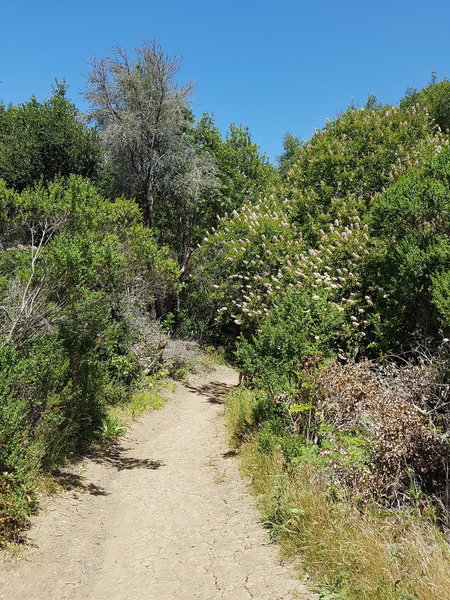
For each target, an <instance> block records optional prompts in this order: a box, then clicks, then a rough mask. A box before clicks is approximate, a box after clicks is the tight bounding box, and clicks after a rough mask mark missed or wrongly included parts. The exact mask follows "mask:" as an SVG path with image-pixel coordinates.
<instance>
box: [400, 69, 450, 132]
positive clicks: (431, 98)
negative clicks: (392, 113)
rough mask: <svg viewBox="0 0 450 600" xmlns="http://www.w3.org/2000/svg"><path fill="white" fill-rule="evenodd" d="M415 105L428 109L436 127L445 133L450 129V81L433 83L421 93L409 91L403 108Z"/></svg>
mask: <svg viewBox="0 0 450 600" xmlns="http://www.w3.org/2000/svg"><path fill="white" fill-rule="evenodd" d="M414 105H417V106H420V107H421V108H424V109H426V110H427V112H428V114H429V115H430V118H431V119H433V120H434V121H435V123H436V125H438V126H439V127H440V129H442V130H443V131H447V130H448V129H449V128H450V81H448V79H443V80H442V81H440V82H438V83H436V82H435V81H431V83H430V84H429V85H428V86H427V87H425V88H424V89H423V90H421V91H417V90H415V89H409V90H407V95H406V97H405V98H404V99H403V100H402V102H401V106H404V107H411V106H414Z"/></svg>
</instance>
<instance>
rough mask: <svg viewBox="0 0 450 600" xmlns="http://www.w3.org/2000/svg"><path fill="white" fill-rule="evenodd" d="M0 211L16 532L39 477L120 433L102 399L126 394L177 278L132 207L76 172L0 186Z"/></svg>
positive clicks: (0, 372)
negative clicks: (0, 217) (17, 188)
mask: <svg viewBox="0 0 450 600" xmlns="http://www.w3.org/2000/svg"><path fill="white" fill-rule="evenodd" d="M0 207H3V208H0V210H2V209H3V210H4V214H5V215H6V224H5V229H4V231H3V234H2V242H3V248H2V250H1V252H0V292H1V306H2V312H1V313H0V472H5V473H8V474H10V475H11V477H12V481H13V482H14V486H12V484H11V485H9V484H8V485H9V487H8V489H11V490H12V489H13V490H14V491H13V492H11V494H12V496H13V501H12V504H11V507H10V509H6V508H3V511H4V513H5V517H4V518H5V520H6V521H8V523H9V526H10V527H12V523H13V522H17V515H16V516H14V515H15V513H14V511H16V510H19V512H20V511H22V512H23V513H24V514H25V513H26V512H27V511H28V508H27V506H28V505H26V503H25V504H24V503H23V502H22V503H21V504H20V503H18V502H19V501H18V500H17V498H19V497H20V495H21V494H22V493H24V492H22V491H23V490H28V489H31V486H32V482H33V481H34V480H35V479H36V477H37V475H38V474H39V473H41V472H42V471H48V470H50V471H51V470H52V469H54V468H56V467H58V466H60V465H61V464H62V463H63V462H64V461H65V460H66V458H67V456H68V455H69V454H70V453H72V452H79V451H80V450H82V449H83V448H85V447H86V446H87V445H88V444H90V443H91V442H92V441H94V440H95V439H97V438H98V437H99V436H100V437H102V438H103V439H109V438H112V437H114V436H117V435H119V431H120V427H119V424H118V423H115V422H114V421H113V419H112V417H111V418H110V415H108V413H107V406H108V404H120V403H121V402H123V401H124V400H126V399H127V398H128V396H129V394H130V393H131V392H132V391H133V387H134V386H135V384H136V382H137V380H138V378H139V377H140V375H141V366H140V364H139V360H138V356H137V355H136V354H135V350H134V349H135V345H136V344H139V343H140V341H141V339H142V338H143V336H145V334H146V323H147V321H148V320H150V319H151V316H152V312H153V311H154V305H155V302H156V301H157V300H158V299H161V298H163V297H165V296H166V295H167V294H169V293H176V292H177V291H178V289H179V284H178V269H177V266H176V263H175V261H174V260H173V259H172V258H170V255H169V252H168V250H167V249H164V248H162V249H161V248H159V247H158V246H157V245H156V243H155V241H154V239H153V236H152V233H151V231H150V230H148V229H147V228H145V227H144V226H143V225H142V224H141V216H140V211H139V209H138V207H137V206H136V204H135V203H134V202H133V201H131V200H124V199H117V200H115V201H110V200H107V199H105V198H103V197H102V196H101V195H100V194H99V193H98V191H97V190H96V188H95V187H94V185H93V184H92V183H90V182H89V181H87V180H85V179H83V178H81V177H76V176H72V177H70V178H68V179H67V180H64V179H61V178H59V179H55V180H54V181H52V182H50V183H49V184H48V185H45V184H44V183H42V182H41V183H39V184H37V185H36V186H35V187H34V188H29V189H27V190H25V191H23V192H22V193H21V194H17V193H11V192H10V191H9V190H8V189H7V188H6V187H5V186H4V185H0ZM11 486H12V487H11ZM21 490H22V491H21ZM8 493H9V492H8ZM14 498H15V499H14ZM30 498H31V499H30V503H29V506H32V505H33V500H32V494H31V496H30ZM18 506H21V507H22V508H21V509H19V508H18ZM0 510H1V509H0ZM8 511H9V512H8ZM11 511H12V512H11ZM8 515H9V516H8ZM22 516H23V515H22ZM6 521H5V522H6ZM5 527H6V526H5Z"/></svg>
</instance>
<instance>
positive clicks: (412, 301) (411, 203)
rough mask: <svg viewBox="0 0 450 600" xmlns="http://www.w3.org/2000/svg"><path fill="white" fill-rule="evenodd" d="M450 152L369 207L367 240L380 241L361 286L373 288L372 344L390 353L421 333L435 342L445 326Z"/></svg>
mask: <svg viewBox="0 0 450 600" xmlns="http://www.w3.org/2000/svg"><path fill="white" fill-rule="evenodd" d="M449 214H450V150H449V149H448V148H447V147H446V148H444V149H443V150H442V152H441V153H440V154H439V155H438V156H436V157H435V158H433V159H431V160H430V161H429V162H427V163H426V164H425V165H424V166H423V167H421V168H419V169H412V170H411V171H410V172H409V173H407V174H406V175H405V176H403V177H402V178H401V179H399V180H398V182H397V183H396V184H394V185H393V186H391V187H390V188H389V189H388V190H387V191H386V192H385V193H384V194H382V195H380V196H379V197H378V198H377V199H376V200H375V202H374V204H373V207H372V210H371V214H370V228H371V233H372V235H374V236H375V235H376V236H378V237H379V238H380V241H381V243H380V246H379V249H378V251H377V253H374V254H373V255H372V256H370V258H369V260H368V262H367V267H366V273H365V279H366V281H365V283H364V285H365V286H370V285H375V284H376V285H378V286H379V287H380V288H381V289H382V294H380V295H379V299H378V301H377V303H376V310H377V311H378V314H379V315H380V318H379V325H378V327H377V331H376V336H377V342H376V343H377V344H380V345H381V346H382V347H392V346H395V345H396V344H399V343H401V342H402V341H403V340H405V338H407V336H408V335H409V334H411V333H412V332H414V331H415V330H420V331H422V332H423V334H424V335H427V336H434V337H436V336H438V331H439V328H444V329H447V330H448V328H449V326H450V321H449V313H448V309H447V308H446V306H447V305H448V287H447V286H448V283H447V281H448V271H449V269H450V238H449V235H450V221H449Z"/></svg>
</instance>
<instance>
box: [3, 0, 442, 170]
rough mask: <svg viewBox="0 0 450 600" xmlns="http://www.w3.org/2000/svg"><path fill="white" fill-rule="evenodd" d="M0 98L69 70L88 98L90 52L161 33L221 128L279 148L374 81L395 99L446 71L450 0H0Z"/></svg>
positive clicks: (72, 91)
mask: <svg viewBox="0 0 450 600" xmlns="http://www.w3.org/2000/svg"><path fill="white" fill-rule="evenodd" d="M0 9H1V11H0V15H1V20H0V28H1V29H0V56H1V63H0V82H1V83H0V99H1V100H3V102H5V103H9V102H13V103H17V102H23V101H25V100H27V99H28V98H29V97H30V96H31V95H32V94H34V95H36V96H37V97H38V99H44V98H45V97H48V96H49V95H50V93H51V92H50V90H51V85H52V82H53V81H54V79H55V78H59V79H62V78H66V80H67V81H68V83H69V85H70V88H69V96H70V98H71V99H72V100H73V101H74V102H75V103H76V104H77V106H79V107H80V108H81V109H84V108H86V105H85V104H84V101H83V98H82V95H81V93H82V91H83V90H84V88H85V78H84V76H85V75H86V73H87V72H88V70H89V64H88V63H89V60H90V59H91V58H92V57H93V56H98V57H103V56H107V55H110V54H111V51H112V48H113V46H115V45H117V44H119V45H121V46H123V47H124V48H128V49H132V48H134V47H136V46H139V45H140V44H141V42H142V40H143V39H145V38H154V39H156V40H157V41H159V42H160V43H161V44H162V46H163V48H164V49H165V51H166V52H167V53H177V54H179V55H181V56H182V57H183V70H182V79H184V80H192V81H194V83H195V84H196V90H195V93H194V97H193V100H194V102H193V109H194V112H195V113H196V114H197V115H200V114H201V113H202V112H203V111H209V112H212V113H214V116H215V118H216V122H217V123H218V125H219V126H220V127H221V129H222V130H225V129H226V128H227V126H228V124H229V123H230V122H236V123H240V124H245V125H249V127H250V129H251V131H252V134H253V138H254V140H255V141H256V142H257V143H258V144H259V145H260V147H261V149H262V150H263V151H264V152H265V153H266V154H267V155H268V156H269V157H270V158H271V159H274V157H275V156H276V155H278V154H280V152H281V150H282V138H283V135H284V133H285V132H286V131H291V133H293V134H294V135H297V136H300V137H302V138H309V137H310V136H311V134H312V133H313V129H314V128H320V127H322V126H323V124H324V120H325V118H327V117H328V118H333V116H334V115H335V114H336V112H337V111H339V110H343V109H345V108H346V107H347V106H348V105H349V104H350V103H351V102H356V103H357V104H362V103H364V102H365V99H366V98H367V95H368V94H371V93H374V94H376V95H377V97H378V99H379V100H381V101H384V102H397V101H398V100H399V98H401V97H402V96H403V94H404V91H405V88H406V87H408V86H412V87H419V88H420V87H423V85H425V84H426V83H427V82H428V80H429V79H430V75H431V72H432V71H433V70H435V71H437V73H438V76H439V77H446V76H450V52H449V50H450V36H449V34H448V31H449V25H450V2H449V1H448V0H446V1H445V0H427V1H426V2H424V1H417V0H411V1H406V0H404V1H399V0H392V1H391V2H388V1H385V0H380V1H378V2H365V1H364V0H360V1H359V2H356V1H354V0H341V1H340V2H337V1H332V0H317V1H313V0H309V1H305V0H298V1H297V2H295V1H293V0H292V1H285V0H278V1H273V0H272V1H266V0H259V1H253V0H241V2H238V1H235V0H228V1H216V2H206V1H204V0H191V1H190V2H182V1H180V0H172V1H166V2H163V1H162V0H159V1H158V2H155V1H153V0H147V1H142V0H137V1H135V0H128V2H123V1H122V2H117V1H116V0H108V1H105V0H91V1H87V0H78V2H73V3H72V2H62V1H61V0H60V1H58V2H56V1H54V0H47V1H46V0H41V2H37V1H20V0H14V1H11V0H0Z"/></svg>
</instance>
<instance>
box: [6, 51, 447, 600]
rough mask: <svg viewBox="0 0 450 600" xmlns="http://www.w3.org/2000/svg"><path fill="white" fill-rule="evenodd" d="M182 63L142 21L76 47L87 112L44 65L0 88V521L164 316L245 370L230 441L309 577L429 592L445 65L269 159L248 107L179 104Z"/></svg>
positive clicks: (76, 435)
mask: <svg viewBox="0 0 450 600" xmlns="http://www.w3.org/2000/svg"><path fill="white" fill-rule="evenodd" d="M179 68H180V61H179V60H178V58H176V57H168V56H167V55H165V54H164V53H163V51H162V49H161V48H160V47H159V46H158V45H157V44H155V43H154V42H152V41H148V42H145V43H144V44H143V46H142V47H141V48H139V49H138V50H137V51H136V53H135V54H133V55H130V54H128V53H127V52H125V51H123V50H121V49H118V50H117V51H116V53H115V55H114V56H112V57H108V58H104V59H96V60H94V62H93V69H92V72H91V74H90V76H89V87H88V91H87V93H86V96H87V99H88V100H89V101H90V103H91V108H90V111H89V113H88V115H87V116H86V117H82V115H80V114H79V113H78V111H77V109H76V108H75V107H74V106H73V104H71V103H70V102H69V101H68V100H67V98H66V88H65V86H64V85H62V84H58V85H57V86H56V89H55V90H54V93H53V96H52V97H51V98H50V99H49V100H48V101H45V102H43V103H39V102H38V101H37V100H36V99H34V98H32V99H31V100H30V101H29V102H28V103H25V104H23V105H20V106H9V107H5V106H1V107H0V178H1V183H0V244H1V245H0V298H1V303H0V473H1V475H0V534H3V535H5V534H6V533H7V532H9V533H11V532H13V533H14V532H15V531H16V530H17V528H18V527H20V526H21V525H22V524H23V522H24V519H25V515H26V514H28V513H29V512H30V511H32V510H33V509H34V507H35V504H36V501H35V496H34V493H33V489H34V483H35V480H36V477H37V476H38V474H39V473H42V472H43V471H51V470H52V469H55V468H57V467H58V466H60V465H61V464H63V462H64V460H66V458H67V456H69V455H70V454H71V453H74V452H79V451H80V450H82V449H83V448H86V447H87V446H88V445H89V444H90V443H92V441H93V440H95V439H98V436H101V435H102V432H103V434H105V432H106V434H107V437H108V436H109V435H110V433H111V431H112V430H113V429H114V427H113V422H112V421H111V418H110V415H111V414H112V413H111V412H108V411H109V409H108V406H109V407H111V406H119V405H120V404H121V403H122V402H123V401H124V400H126V399H127V398H129V395H130V392H131V391H133V390H134V389H136V388H137V386H138V382H139V380H140V378H141V376H142V373H151V372H152V370H154V369H155V368H156V365H157V363H158V360H159V356H160V354H161V351H162V348H163V346H164V344H165V341H164V335H163V334H162V329H161V324H160V321H161V320H163V321H164V323H163V329H164V331H171V332H176V333H177V334H178V335H180V334H181V335H185V336H186V335H188V336H190V337H197V338H199V339H200V340H203V341H207V342H208V343H210V342H213V343H217V344H220V345H222V346H225V348H226V351H227V352H228V355H229V356H231V357H232V358H233V360H234V361H235V362H236V364H237V365H238V367H239V369H240V370H241V372H242V373H243V374H244V377H245V379H244V381H245V384H246V386H247V388H246V389H244V390H243V391H241V392H240V394H238V396H236V397H235V398H234V399H232V400H231V401H230V404H229V408H228V411H229V418H230V423H231V425H230V427H231V430H232V438H233V443H235V444H236V445H237V446H239V445H243V454H244V455H245V456H246V457H247V458H246V459H245V464H246V468H247V469H248V471H247V472H248V473H252V474H253V476H254V480H255V489H256V490H257V491H258V493H261V502H262V504H263V509H264V511H265V515H266V518H267V522H268V525H270V527H271V528H272V532H273V535H274V536H280V537H281V538H282V539H283V540H284V541H285V543H287V547H288V548H290V549H291V550H293V551H298V550H299V549H302V550H303V552H304V553H306V556H307V557H308V556H309V557H310V559H308V560H309V562H308V564H309V565H310V566H311V568H312V569H313V570H314V571H315V572H316V573H317V574H318V576H319V577H321V578H322V583H324V585H325V588H324V589H328V590H332V592H331V591H330V593H333V594H335V596H333V597H336V598H337V597H342V598H354V597H367V598H369V597H373V598H380V599H381V598H386V599H388V598H389V599H391V598H392V599H394V598H397V599H398V600H400V598H402V599H405V598H426V599H427V598H428V597H430V598H431V597H442V598H444V597H446V596H445V592H444V591H442V590H445V586H446V585H447V584H448V583H449V582H448V573H446V572H445V566H446V565H447V566H448V562H449V559H448V546H446V545H445V543H444V541H443V540H444V537H443V536H446V535H447V531H448V526H449V522H450V521H449V508H450V506H449V502H450V481H449V476H448V473H449V465H448V457H449V438H450V433H449V432H450V425H449V417H450V412H449V406H450V401H449V384H450V382H449V369H448V356H449V354H448V353H449V338H450V239H449V238H450V220H449V219H450V216H449V215H450V144H449V140H450V137H449V133H448V127H449V118H450V117H449V115H450V111H449V109H448V107H449V106H450V88H449V82H448V81H446V80H444V81H441V82H438V83H436V82H435V81H433V82H432V83H431V84H430V85H429V86H427V87H426V88H425V89H423V90H421V91H416V90H408V92H407V95H406V96H405V98H404V99H403V100H402V101H401V102H400V104H399V105H398V106H388V105H383V104H380V103H378V102H377V101H376V99H375V98H374V97H369V100H368V101H367V104H366V105H365V106H364V107H363V108H357V107H355V106H352V107H350V108H349V109H348V110H347V111H346V112H345V113H344V114H341V115H339V116H338V117H337V118H336V119H335V120H334V121H332V122H329V123H327V124H326V125H325V127H324V128H323V129H321V130H319V131H317V132H316V133H315V134H314V135H313V136H312V138H311V139H310V140H308V141H305V140H300V139H298V138H296V137H294V136H293V135H291V134H287V135H286V137H285V149H284V153H283V155H282V156H281V157H280V159H279V166H278V167H274V166H272V165H270V164H269V163H268V161H267V160H266V158H265V157H264V156H263V155H262V154H261V153H260V151H259V149H258V147H257V146H256V145H255V144H254V143H253V142H252V139H251V136H250V132H249V131H248V129H247V128H245V127H241V126H237V125H234V124H233V125H231V126H230V129H229V131H228V133H227V134H226V135H225V137H222V135H221V134H220V132H219V130H218V128H217V127H216V125H215V123H214V120H213V119H212V117H211V116H209V115H204V116H203V117H202V118H201V119H200V120H198V121H196V120H195V119H194V117H193V113H192V111H191V108H190V91H191V89H192V86H191V85H190V84H188V85H181V84H180V83H179V80H178V73H179ZM88 121H89V122H90V124H89V125H87V124H86V123H87V122H88ZM174 362H175V363H176V362H177V361H176V360H175V361H174ZM138 404H139V406H141V405H143V404H145V402H144V401H143V403H142V402H140V401H139V402H138ZM108 415H109V416H108ZM108 419H109V420H108ZM255 469H256V471H255ZM301 481H304V482H306V483H305V485H304V486H303V487H302V485H301V484H300V482H301ZM314 498H316V499H317V500H318V504H317V505H314V502H312V499H314ZM319 500H320V502H319ZM316 509H317V510H316ZM330 515H331V516H332V518H333V521H330ZM418 523H419V525H418ZM316 525H317V527H316ZM338 525H339V526H340V527H341V529H339V528H338ZM416 525H417V527H418V529H417V528H416ZM436 526H437V527H438V528H439V530H440V533H439V532H438V529H437V528H436ZM377 528H378V529H379V531H378V533H379V535H378V533H377ZM338 529H339V535H337V533H336V532H337V531H338ZM330 531H333V532H334V533H333V536H334V539H335V540H336V543H335V544H334V545H333V544H331V538H330V535H329V533H330ZM363 531H367V532H371V534H370V535H371V536H372V537H371V540H372V542H370V544H371V546H372V547H373V548H377V551H376V553H375V554H376V555H377V556H378V558H379V560H378V561H376V560H373V561H370V560H369V555H368V554H366V555H364V552H363V543H362V532H363ZM372 534H373V535H372ZM321 536H322V537H321ZM350 536H352V537H354V536H356V537H355V539H358V540H359V542H361V543H359V544H355V548H356V550H357V553H356V552H353V553H352V552H350V551H349V550H348V547H349V542H350V541H351V540H350V539H349V538H350ZM402 536H403V537H404V541H403V542H402V541H401V538H402ZM369 537H370V536H369ZM311 540H314V542H313V543H312V542H311ZM416 542H417V543H416ZM312 545H314V546H315V547H317V548H319V549H320V552H318V553H316V554H314V553H313V552H312V551H311V552H310V546H312ZM305 547H306V550H305ZM326 548H330V550H333V549H334V555H332V554H331V553H328V554H327V552H326ZM427 548H428V549H429V550H430V553H431V555H432V556H433V557H434V558H435V561H434V563H433V565H434V566H433V569H431V566H430V562H429V561H428V562H427V561H426V560H425V558H424V556H425V555H426V549H427ZM308 553H309V554H308ZM414 553H416V555H414ZM339 554H341V555H342V556H344V557H345V559H342V560H339V559H337V558H336V557H337V556H339ZM357 554H358V556H359V559H358V557H357ZM410 555H414V556H412V558H411V560H410V561H409V562H408V560H409V559H408V560H407V558H408V556H410ZM419 555H420V556H419ZM365 558H367V561H366V562H364V560H365ZM416 558H417V560H415V559H416ZM386 562H389V565H390V567H389V569H390V570H389V569H388V568H387V567H386V568H385V567H383V564H384V565H386ZM324 564H327V565H328V567H327V568H324V566H323V565H324ZM391 567H392V568H391ZM383 569H384V570H383ZM415 569H416V570H417V569H419V570H420V573H421V574H420V575H419V574H416V575H417V577H415V573H414V570H415ZM427 569H428V570H429V572H430V573H432V575H433V577H431V576H428V574H425V575H424V573H425V571H426V570H427ZM364 570H366V571H367V572H368V575H367V577H366V579H365V580H364V581H362V580H361V578H358V577H357V573H361V572H363V571H364ZM402 571H404V575H400V573H401V572H402ZM430 577H431V578H430ZM374 582H375V583H374ZM433 582H434V583H433ZM326 586H328V588H326ZM427 586H428V588H429V589H431V590H432V592H433V593H434V594H435V596H432V595H428V596H427V594H426V592H425V591H424V590H425V589H426V588H427ZM433 586H434V587H433ZM447 587H449V586H447ZM371 589H372V591H370V590H371ZM373 590H376V591H375V592H374V591H373ZM336 594H340V596H338V595H336ZM370 594H372V596H371V595H370ZM374 594H375V595H374Z"/></svg>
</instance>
